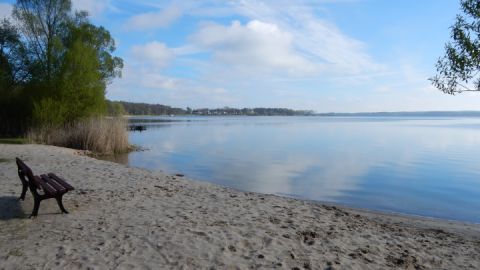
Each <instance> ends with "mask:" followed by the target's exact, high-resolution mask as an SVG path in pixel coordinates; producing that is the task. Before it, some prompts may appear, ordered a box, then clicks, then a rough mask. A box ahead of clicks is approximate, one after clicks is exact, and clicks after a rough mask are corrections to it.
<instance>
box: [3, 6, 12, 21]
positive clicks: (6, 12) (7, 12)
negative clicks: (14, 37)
mask: <svg viewBox="0 0 480 270" xmlns="http://www.w3.org/2000/svg"><path fill="white" fill-rule="evenodd" d="M12 9H13V6H12V5H10V4H6V3H0V20H3V19H4V18H9V17H10V16H11V15H12Z"/></svg>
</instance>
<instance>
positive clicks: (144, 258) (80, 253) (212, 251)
mask: <svg viewBox="0 0 480 270" xmlns="http://www.w3.org/2000/svg"><path fill="white" fill-rule="evenodd" d="M15 156H19V157H21V158H23V159H24V160H25V162H26V163H27V164H29V165H30V166H31V167H32V169H33V170H34V172H36V173H43V172H55V173H57V174H59V175H62V176H64V177H65V178H67V179H69V182H70V183H71V184H73V185H74V186H75V187H76V190H75V191H73V192H70V193H69V194H67V195H66V196H65V198H64V201H65V206H66V208H67V209H68V210H70V212H71V214H69V215H62V214H59V213H60V211H59V210H58V208H57V206H56V204H55V201H54V200H48V201H44V202H42V205H41V207H40V214H39V216H38V218H36V219H28V218H26V216H28V214H29V213H30V211H31V209H32V197H31V194H30V193H27V199H26V200H25V202H19V201H18V200H16V199H15V197H17V196H18V195H19V193H20V181H19V179H18V177H17V175H16V166H15V164H14V161H13V158H14V157H15ZM2 158H4V159H5V158H6V159H9V161H7V162H0V181H1V182H0V183H1V184H0V268H1V269H16V268H27V269H28V268H44V269H87V268H90V269H92V268H93V269H96V268H98V269H113V268H116V269H133V268H136V269H137V268H139V269H169V268H172V269H257V268H280V269H388V268H395V269H480V229H479V226H478V225H469V224H460V223H454V222H446V221H432V220H427V219H419V218H410V217H402V216H392V215H382V214H376V213H371V212H366V211H360V210H352V209H346V208H340V207H332V206H326V205H321V204H317V203H313V202H307V201H301V200H294V199H288V198H281V197H277V196H270V195H261V194H255V193H248V192H239V191H234V190H231V189H228V188H223V187H219V186H215V185H212V184H208V183H200V182H194V181H189V180H186V179H183V178H179V177H174V176H169V175H165V174H162V173H156V172H150V171H146V170H142V169H136V168H128V167H125V166H122V165H118V164H114V163H110V162H106V161H99V160H95V159H92V158H89V157H85V156H82V155H79V154H76V152H75V151H74V150H70V149H64V148H57V147H50V146H39V145H21V146H19V145H0V159H2Z"/></svg>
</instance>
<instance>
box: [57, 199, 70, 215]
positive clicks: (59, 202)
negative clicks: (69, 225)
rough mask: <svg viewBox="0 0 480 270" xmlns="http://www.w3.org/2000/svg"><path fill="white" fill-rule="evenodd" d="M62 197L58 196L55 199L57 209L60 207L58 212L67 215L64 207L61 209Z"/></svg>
mask: <svg viewBox="0 0 480 270" xmlns="http://www.w3.org/2000/svg"><path fill="white" fill-rule="evenodd" d="M62 197H63V196H59V197H56V198H55V199H57V203H58V207H60V210H62V213H65V214H68V211H67V210H65V207H63V203H62Z"/></svg>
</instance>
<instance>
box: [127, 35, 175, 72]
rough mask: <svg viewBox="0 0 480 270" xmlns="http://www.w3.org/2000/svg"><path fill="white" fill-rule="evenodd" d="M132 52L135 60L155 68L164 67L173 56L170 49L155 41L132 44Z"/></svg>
mask: <svg viewBox="0 0 480 270" xmlns="http://www.w3.org/2000/svg"><path fill="white" fill-rule="evenodd" d="M132 54H133V57H134V59H136V61H141V62H143V63H144V65H152V66H154V67H157V68H164V67H165V66H167V65H168V64H169V63H170V61H171V60H172V59H173V58H174V57H175V55H174V53H173V51H172V50H171V49H169V48H168V47H167V46H166V45H165V44H164V43H161V42H157V41H153V42H150V43H147V44H145V45H136V46H133V48H132Z"/></svg>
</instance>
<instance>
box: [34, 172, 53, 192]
mask: <svg viewBox="0 0 480 270" xmlns="http://www.w3.org/2000/svg"><path fill="white" fill-rule="evenodd" d="M33 178H34V179H35V182H36V184H37V186H40V187H41V188H42V189H43V191H45V193H46V194H48V195H55V194H56V193H57V191H56V190H55V188H53V187H52V186H50V185H49V184H48V183H46V182H45V181H44V180H43V179H42V178H40V177H39V176H36V175H35V176H34V177H33Z"/></svg>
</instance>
